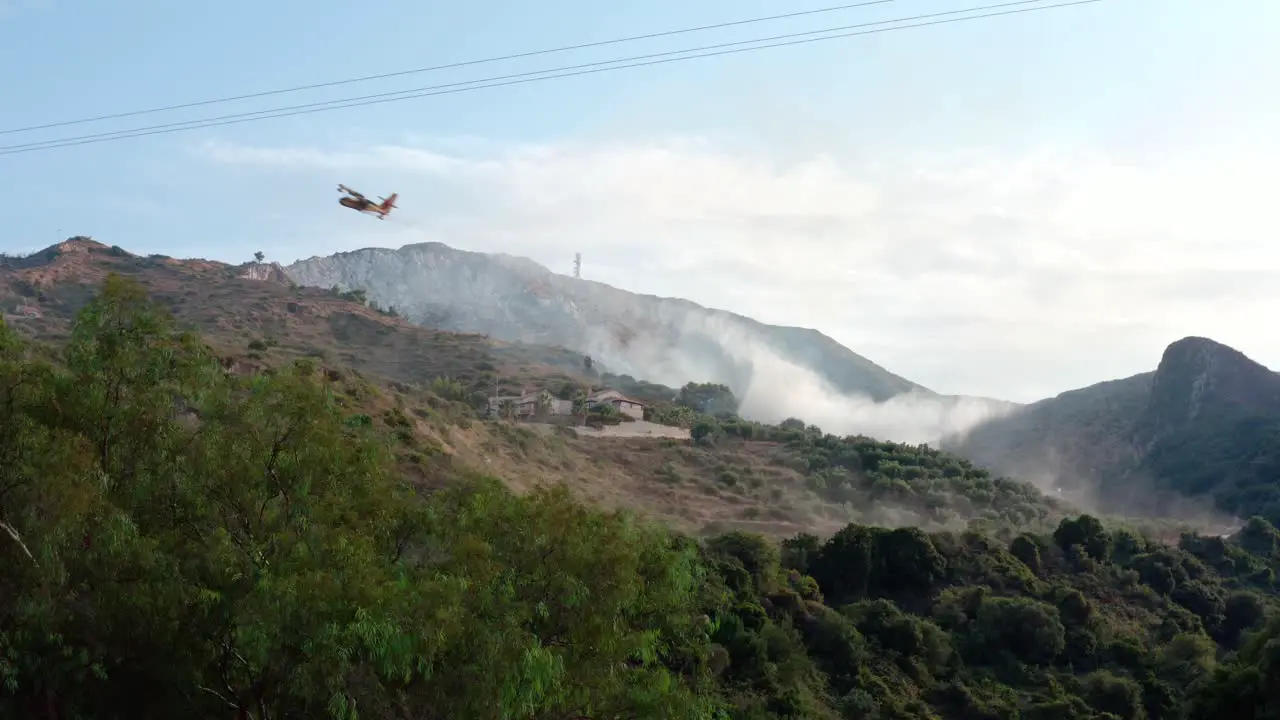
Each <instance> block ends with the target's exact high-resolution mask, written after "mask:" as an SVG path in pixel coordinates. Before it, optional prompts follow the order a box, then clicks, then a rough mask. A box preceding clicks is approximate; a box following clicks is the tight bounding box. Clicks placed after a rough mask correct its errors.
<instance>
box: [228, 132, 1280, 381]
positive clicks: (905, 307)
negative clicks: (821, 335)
mask: <svg viewBox="0 0 1280 720" xmlns="http://www.w3.org/2000/svg"><path fill="white" fill-rule="evenodd" d="M431 147H432V146H431V145H429V144H423V145H421V146H418V147H413V148H408V147H392V146H382V147H374V148H369V149H356V150H342V151H339V150H327V149H305V148H302V149H261V148H246V147H237V146H231V145H224V144H214V145H208V146H206V147H205V148H204V152H205V153H206V155H207V157H209V158H211V159H213V160H215V161H218V162H220V163H225V164H234V165H241V166H261V167H264V168H273V169H275V170H276V171H287V172H298V173H311V174H315V175H319V174H321V173H325V178H326V180H325V181H326V182H327V181H328V180H327V178H328V177H329V175H331V174H332V172H333V171H338V170H341V171H342V172H343V173H344V174H345V175H346V176H348V177H352V178H353V179H351V180H343V182H348V183H349V184H352V185H354V186H356V187H360V188H362V189H364V186H362V185H360V184H358V183H357V180H358V181H360V182H363V181H366V180H367V181H369V182H370V183H371V184H372V185H376V186H380V187H370V188H368V191H369V192H377V193H385V192H389V191H390V190H392V189H395V190H398V191H399V192H400V193H401V211H400V212H401V214H400V216H399V217H398V218H396V222H395V223H388V224H387V227H373V228H371V229H370V230H369V231H368V232H365V233H364V234H362V235H359V236H356V235H348V234H342V233H340V232H339V231H336V230H329V231H328V232H329V233H330V236H329V237H322V238H312V239H310V240H309V241H308V242H309V244H308V246H307V247H306V248H297V250H298V252H297V254H298V255H310V254H313V253H314V252H315V250H314V249H313V248H315V247H325V248H330V247H332V248H345V249H354V248H355V247H362V246H367V245H375V244H376V245H384V246H394V245H399V244H406V243H411V242H422V241H426V240H437V241H441V242H445V243H447V244H450V245H453V246H456V247H461V248H465V249H474V250H482V251H487V252H494V251H500V252H507V253H511V254H515V255H525V256H528V257H532V258H533V259H535V260H537V261H539V262H541V263H543V264H546V265H548V266H549V267H552V268H553V269H556V270H558V271H562V272H567V271H568V270H569V268H570V263H571V261H572V257H573V253H574V252H581V253H583V272H584V275H586V276H589V277H592V278H594V279H598V280H601V281H603V282H607V283H610V284H613V285H616V286H619V287H622V288H625V289H628V290H633V291H637V292H645V293H653V294H659V295H671V296H679V297H686V298H688V299H691V300H694V301H695V302H699V303H702V304H705V305H709V306H713V307H720V308H724V309H728V310H733V311H736V312H739V313H742V314H745V315H749V316H752V317H755V318H756V319H759V320H762V321H766V322H774V323H785V324H794V325H802V326H808V327H816V328H818V329H820V330H822V331H824V332H826V333H827V334H829V335H832V336H833V337H835V338H837V339H838V340H840V341H841V342H843V343H845V344H846V345H848V346H849V347H850V348H852V349H853V350H854V351H856V352H859V353H861V354H863V355H866V356H868V357H870V358H871V359H872V360H874V361H876V362H877V363H879V364H881V365H883V366H885V367H887V368H889V369H890V370H892V371H894V372H897V373H899V374H901V375H904V376H906V377H908V378H910V379H911V380H914V381H916V382H920V383H922V384H924V385H926V386H929V387H931V388H933V389H935V390H938V391H941V392H954V393H967V394H979V395H989V396H996V397H1003V398H1007V399H1014V400H1032V399H1036V398H1038V397H1042V396H1044V395H1048V394H1056V393H1057V392H1060V391H1062V390H1066V389H1068V388H1072V387H1078V386H1081V385H1085V384H1089V383H1092V382H1095V381H1099V380H1103V379H1109V378H1112V377H1117V376H1122V375H1127V374H1132V373H1136V372H1141V371H1144V370H1149V369H1152V368H1153V367H1154V366H1155V364H1156V362H1157V361H1158V359H1159V354H1160V351H1161V350H1162V349H1163V347H1164V346H1165V345H1167V344H1168V343H1169V342H1172V341H1173V340H1176V339H1178V338H1180V337H1183V336H1186V335H1192V334H1195V335H1207V336H1209V337H1212V338H1214V339H1217V340H1219V341H1222V342H1225V343H1227V344H1230V345H1233V346H1235V347H1237V348H1239V349H1241V350H1242V351H1244V352H1245V353H1246V354H1249V355H1251V356H1253V357H1254V358H1255V359H1258V360H1259V361H1262V362H1264V363H1267V362H1268V361H1270V364H1272V365H1280V362H1277V361H1280V335H1278V334H1276V333H1273V332H1270V331H1269V330H1268V328H1269V327H1270V326H1271V325H1273V324H1274V318H1276V317H1277V316H1280V232H1278V231H1280V222H1278V221H1277V219H1276V214H1275V211H1274V210H1273V207H1272V206H1273V204H1274V200H1273V195H1274V188H1276V187H1280V182H1278V181H1280V173H1278V172H1277V169H1276V168H1277V165H1276V164H1275V163H1274V162H1273V158H1271V157H1259V156H1257V155H1255V154H1252V153H1247V152H1246V153H1236V152H1227V151H1224V150H1222V149H1220V148H1219V149H1213V148H1210V149H1208V150H1203V149H1187V150H1185V151H1182V152H1179V153H1171V154H1167V155H1166V156H1164V158H1163V159H1162V160H1160V161H1144V162H1145V164H1134V163H1133V162H1131V161H1120V160H1117V159H1114V158H1113V157H1109V156H1107V155H1106V154H1103V153H1101V152H1098V151H1094V150H1091V149H1089V148H1080V147H1042V148H1040V149H1037V150H1035V151H1032V152H1027V153H1024V154H1019V155H1011V154H1008V153H998V152H984V151H978V150H970V151H963V152H960V151H957V152H954V153H952V154H950V155H947V156H937V155H934V156H928V157H923V156H921V157H896V158H879V159H877V160H876V161H874V162H870V161H858V162H855V161H853V160H850V159H848V158H846V157H844V156H840V155H835V154H831V155H812V156H807V157H767V156H763V155H760V156H752V155H747V154H744V153H742V152H731V151H729V150H726V149H724V148H722V147H719V146H717V145H715V144H713V143H711V142H708V141H705V140H699V139H683V138H682V139H674V140H669V141H662V142H657V141H655V142H648V143H639V142H635V143H613V144H610V143H572V142H567V143H563V144H548V145H502V144H498V143H484V142H473V143H471V144H469V145H466V146H465V147H463V146H459V145H457V144H456V143H455V144H452V145H438V146H435V147H436V148H437V149H434V150H433V149H430V148H431ZM441 148H443V149H441ZM863 154H864V155H865V153H863ZM1151 156H1154V153H1144V157H1151ZM265 182H266V180H265V179H264V183H265ZM392 226H394V228H395V229H394V230H392V229H391V228H392ZM375 232H376V236H375ZM282 251H284V248H281V250H278V251H277V254H279V253H280V252H282Z"/></svg>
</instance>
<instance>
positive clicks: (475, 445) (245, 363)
mask: <svg viewBox="0 0 1280 720" xmlns="http://www.w3.org/2000/svg"><path fill="white" fill-rule="evenodd" d="M248 269H252V270H254V271H255V272H257V273H260V274H261V276H263V277H265V278H266V279H257V280H255V279H247V278H245V277H243V276H244V275H245V274H246V270H248ZM113 272H114V273H118V274H121V275H124V276H127V277H130V278H133V279H135V280H137V281H139V282H141V283H142V284H143V285H144V286H145V287H146V288H147V290H148V292H149V293H150V294H151V295H152V297H153V298H155V299H158V300H161V301H163V302H164V303H165V304H166V305H168V307H169V308H170V310H171V311H172V312H173V314H174V315H175V317H176V318H177V319H178V321H179V322H180V323H181V324H184V325H187V326H190V327H193V328H194V329H197V330H198V331H199V332H200V333H201V334H202V335H203V336H204V338H205V339H206V341H207V342H209V343H210V344H211V345H212V346H213V347H214V348H215V349H216V350H217V351H218V352H219V354H220V355H222V357H223V359H224V362H225V363H227V364H228V365H229V366H231V367H235V368H237V369H238V370H240V371H242V372H246V373H247V372H252V371H254V370H256V369H258V368H261V367H266V366H274V367H278V366H281V365H282V364H284V363H286V362H288V361H290V360H291V359H293V358H297V357H313V358H318V359H320V360H321V361H322V362H323V364H324V365H325V366H326V367H327V368H328V371H329V375H330V378H331V381H332V382H333V386H334V390H335V391H336V392H337V393H338V394H339V395H340V396H341V397H342V401H343V402H344V403H345V404H346V405H347V407H349V408H350V410H351V411H352V412H353V413H363V414H367V415H369V416H370V417H371V419H372V420H373V421H374V422H375V423H376V424H379V425H384V426H388V427H390V428H392V429H394V430H396V431H397V433H398V434H399V436H400V438H401V447H400V451H399V455H400V459H401V461H402V463H403V465H404V466H405V468H406V469H407V470H409V471H411V472H415V473H417V474H418V475H419V476H420V477H421V478H422V479H423V480H428V479H429V480H431V481H439V480H441V479H442V478H447V477H449V476H450V475H452V474H453V473H451V472H450V470H451V469H454V470H456V469H461V468H475V469H479V470H482V471H485V472H489V473H492V474H494V475H496V476H498V477H501V478H503V479H504V481H505V482H506V483H507V484H508V485H509V486H511V487H513V488H516V489H518V490H525V489H529V488H531V487H534V486H536V485H540V484H545V483H548V482H555V481H564V482H566V483H567V484H568V485H569V486H570V487H571V488H572V489H573V490H574V492H575V493H576V494H577V495H578V496H579V497H582V498H584V499H587V500H590V501H592V502H595V503H597V504H600V505H603V506H606V507H628V508H633V509H636V510H639V511H640V512H642V513H643V514H647V515H650V516H653V517H656V518H659V519H661V520H663V521H664V522H666V523H667V524H669V525H671V526H673V527H676V528H679V529H681V530H685V531H690V532H710V531H716V530H723V529H727V528H738V529H744V530H751V531H756V532H762V533H766V534H770V535H775V536H789V535H794V534H795V533H796V532H800V531H816V532H821V533H824V534H825V533H828V532H831V531H834V530H835V529H836V528H838V527H841V526H843V525H844V524H845V523H847V522H849V521H851V520H859V521H864V522H872V523H875V524H881V525H890V526H892V525H898V524H915V525H922V526H925V527H931V528H935V529H939V528H944V527H945V528H956V527H962V526H963V524H964V523H965V522H966V521H968V520H971V519H974V518H979V517H987V518H993V517H995V516H997V515H1000V514H1001V513H1003V512H1004V511H1003V510H999V507H1000V506H1013V505H1019V506H1022V507H1023V508H1024V509H1026V508H1027V504H1028V503H1029V504H1030V505H1031V506H1034V507H1033V508H1031V509H1029V510H1027V511H1026V512H1024V513H1023V514H1024V515H1025V516H1026V517H1027V518H1028V519H1031V518H1036V519H1039V520H1045V519H1048V520H1052V519H1054V518H1056V517H1058V516H1060V515H1061V512H1062V509H1063V508H1062V507H1061V506H1060V505H1057V504H1054V503H1052V502H1050V501H1047V500H1044V499H1042V498H1039V496H1038V495H1036V494H1034V493H1029V492H1027V491H1026V490H1025V489H1024V488H1021V487H1018V488H1012V486H1010V487H1005V486H1001V487H1000V488H995V487H994V486H991V485H990V482H989V480H988V479H986V478H985V475H984V474H982V473H978V474H977V475H974V472H973V469H972V468H971V467H969V466H968V465H967V464H964V468H960V469H957V468H958V466H956V467H948V468H944V467H943V466H944V465H946V463H945V462H941V461H938V460H937V459H936V458H935V459H929V457H926V455H928V454H927V453H926V454H925V455H921V454H920V453H919V451H918V449H916V448H909V447H907V446H897V445H893V444H888V443H880V444H877V443H874V441H871V440H869V439H862V440H858V441H856V442H854V443H853V444H851V445H849V446H848V447H843V449H842V448H841V447H835V446H833V445H831V442H832V440H834V439H828V440H827V441H824V440H823V439H822V437H821V435H820V434H819V435H818V436H814V437H807V436H805V434H804V433H801V434H800V435H796V436H793V437H791V438H790V441H789V442H785V443H783V442H777V441H774V442H761V441H758V440H757V441H752V442H745V441H743V440H740V439H733V438H726V439H723V440H721V441H720V442H719V443H716V444H713V445H709V446H703V445H693V444H691V443H689V442H687V441H683V442H681V441H674V440H663V439H642V438H630V439H621V438H610V439H602V438H590V437H578V436H577V435H576V434H575V433H573V432H571V431H558V432H557V431H552V429H551V428H549V427H537V426H511V425H508V424H505V423H494V422H477V421H474V412H473V411H472V410H471V408H470V404H471V403H473V402H474V400H475V398H476V396H477V395H481V394H487V392H491V388H493V387H494V383H495V380H496V381H497V384H498V386H499V388H500V389H501V390H502V391H503V392H518V391H519V390H520V389H521V388H524V387H539V386H543V387H550V388H553V389H555V388H559V387H563V386H565V385H575V384H581V383H584V382H590V379H589V378H584V377H582V376H581V375H577V374H574V373H571V372H567V371H566V370H565V369H564V368H567V367H572V366H573V364H574V363H575V362H577V361H578V360H579V358H577V357H576V356H575V355H574V354H573V353H570V352H569V351H567V350H563V349H559V348H548V347H540V346H529V345H513V344H507V343H501V342H497V341H494V340H491V339H489V338H486V337H483V336H479V335H465V334H456V333H448V332H440V331H435V330H431V329H427V328H423V327H420V326H416V325H413V324H411V323H408V322H406V321H404V320H402V319H400V318H397V317H393V316H390V315H387V314H384V313H382V312H379V311H378V310H376V309H373V308H370V307H366V306H364V305H362V304H359V303H356V302H352V301H351V300H349V299H344V298H343V297H341V296H339V295H336V294H334V293H332V292H329V291H327V290H322V289H316V288H305V287H297V286H293V285H292V284H291V283H289V282H288V280H287V279H285V278H283V277H282V276H279V275H278V273H273V272H271V268H270V266H256V267H253V268H247V267H243V266H242V267H233V266H228V265H224V264H221V263H214V262H208V261H203V260H174V259H171V258H165V257H159V256H153V257H147V258H144V257H138V256H133V255H130V254H128V253H127V252H125V251H123V250H121V249H119V248H108V247H106V246H103V245H101V244H98V243H95V242H92V241H75V242H67V243H63V244H62V245H60V246H55V247H54V248H51V249H50V250H48V251H45V252H42V253H38V254H36V255H33V256H31V257H29V258H24V259H17V260H14V259H9V260H8V261H7V262H6V263H5V264H4V265H3V266H0V308H2V309H4V311H5V312H6V313H13V312H14V311H15V310H16V308H17V307H18V306H19V305H23V304H25V305H29V306H34V307H36V308H38V309H39V311H40V313H41V317H40V318H27V319H21V320H14V321H12V322H11V324H13V325H14V326H15V327H18V328H20V329H21V330H22V331H23V332H24V333H26V334H28V335H30V336H32V337H35V338H37V339H41V340H46V341H52V342H55V343H57V342H60V341H62V340H63V339H65V337H66V334H67V331H68V328H69V326H70V321H71V319H72V317H73V316H74V313H75V312H76V310H77V309H78V308H80V307H82V306H83V304H84V303H85V302H87V301H88V299H89V298H90V297H92V296H93V294H94V293H95V292H96V288H97V286H98V284H99V283H100V282H101V280H102V279H103V278H105V277H106V276H107V274H108V273H113ZM441 378H448V379H450V380H452V381H455V382H456V384H454V383H450V384H449V385H448V386H447V387H446V389H447V390H449V392H442V391H441V388H440V387H436V388H435V389H434V390H433V389H432V383H433V381H437V380H438V379H441ZM836 444H837V445H838V444H839V442H838V441H837V443H836ZM855 456H856V457H855ZM842 458H843V459H842ZM850 458H852V459H850ZM885 458H887V459H888V460H889V461H890V462H886V463H885V467H884V468H879V467H878V465H879V464H880V460H881V459H885ZM864 465H865V467H864ZM842 468H843V469H842ZM833 473H834V474H833ZM975 477H978V480H979V481H980V484H983V486H982V487H975V486H974V485H973V481H974V478H975ZM939 508H943V509H945V510H946V512H944V513H940V512H939ZM993 508H997V509H996V510H993Z"/></svg>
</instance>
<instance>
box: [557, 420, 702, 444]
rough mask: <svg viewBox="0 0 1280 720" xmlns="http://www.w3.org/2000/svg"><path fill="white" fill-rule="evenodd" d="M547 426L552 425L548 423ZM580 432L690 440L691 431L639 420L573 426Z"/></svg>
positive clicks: (620, 436)
mask: <svg viewBox="0 0 1280 720" xmlns="http://www.w3.org/2000/svg"><path fill="white" fill-rule="evenodd" d="M546 427H548V428H549V427H551V426H550V425H547V426H546ZM573 429H574V430H576V431H577V432H578V437H584V438H587V437H615V438H644V437H652V438H674V439H676V440H688V439H689V431H688V429H686V428H678V427H671V426H669V425H659V424H657V423H651V422H645V421H643V420H637V421H635V422H624V423H619V424H617V425H606V426H605V427H603V428H600V429H598V430H597V429H596V428H589V427H586V426H583V425H578V426H575V427H574V428H573Z"/></svg>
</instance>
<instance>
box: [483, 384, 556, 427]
mask: <svg viewBox="0 0 1280 720" xmlns="http://www.w3.org/2000/svg"><path fill="white" fill-rule="evenodd" d="M572 412H573V402H572V401H569V400H560V399H557V398H555V397H553V396H552V395H551V393H549V392H547V391H546V390H539V391H537V392H528V391H525V392H524V393H521V394H520V395H495V396H493V397H490V398H489V406H488V415H489V417H498V416H500V415H504V414H506V413H510V414H511V415H514V416H515V419H518V420H531V419H533V418H535V417H537V416H539V415H569V414H571V413H572Z"/></svg>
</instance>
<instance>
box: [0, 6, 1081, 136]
mask: <svg viewBox="0 0 1280 720" xmlns="http://www.w3.org/2000/svg"><path fill="white" fill-rule="evenodd" d="M1040 1H1042V0H1019V1H1018V2H1008V3H1002V4H999V5H988V6H984V7H978V8H968V9H966V10H953V11H948V12H946V13H935V14H933V15H927V16H917V17H934V16H937V15H946V14H955V13H960V12H972V11H974V10H982V9H987V8H996V7H1008V6H1011V5H1023V4H1026V3H1029V2H1040ZM1097 2H1102V0H1074V1H1073V2H1063V3H1058V4H1055V5H1041V6H1037V7H1029V8H1019V9H1016V10H1004V11H1001V12H992V13H985V14H982V15H970V16H967V17H959V18H947V19H944V20H932V21H929V22H921V23H915V24H913V25H898V26H894V27H887V28H876V29H872V30H861V31H858V32H846V33H840V34H835V35H824V36H822V37H816V38H804V39H800V40H789V41H786V42H777V43H772V44H769V45H758V46H755V47H746V48H734V49H731V50H719V51H716V52H705V53H701V54H697V55H687V56H685V57H666V58H661V59H657V60H648V61H645V62H633V63H630V64H627V65H614V66H612V67H595V68H591V69H585V70H576V71H574V72H562V73H559V74H555V75H544V76H543V77H519V76H515V77H517V79H514V80H505V81H503V82H490V81H491V80H503V79H504V78H505V77H512V76H499V77H497V78H485V79H480V80H473V81H468V83H454V84H453V85H459V84H471V83H488V84H482V85H481V84H472V85H471V87H451V86H440V87H446V88H449V89H434V90H433V91H431V92H418V91H417V90H402V91H400V92H398V93H384V94H383V95H384V96H367V97H366V98H349V99H346V100H332V101H328V102H325V103H313V104H311V105H302V106H294V107H285V108H277V109H275V110H262V111H258V112H255V113H243V114H242V115H252V116H254V117H244V116H236V115H232V116H223V117H222V118H209V119H207V120H203V121H202V120H192V121H187V122H185V123H172V124H170V125H163V126H152V127H150V128H138V129H136V130H125V131H119V132H116V133H102V134H100V135H95V136H81V137H79V138H74V137H73V138H64V139H62V140H49V141H44V142H40V143H28V144H26V145H16V146H10V147H7V148H4V147H0V155H15V154H18V153H24V152H34V151H37V150H51V149H54V148H60V147H71V146H75V145H89V144H94V143H99V142H108V141H111V140H123V139H126V138H134V137H146V136H149V135H163V134H167V133H172V132H182V131H184V130H196V129H201V128H207V127H219V126H222V125H235V124H239V123H244V122H253V121H257V120H268V119H272V118H279V117H290V116H293V115H307V114H311V113H315V112H324V111H327V110H338V109H342V108H350V107H362V106H365V105H377V104H381V103H388V102H396V101H399V100H410V99H414V98H421V97H430V96H434V95H449V94H453V93H459V92H467V91H470V90H481V89H486V88H493V87H503V86H506V85H520V84H524V83H530V82H537V81H541V80H551V79H555V78H563V77H573V76H577V75H588V74H593V73H599V72H606V71H610V70H622V69H626V68H633V67H643V66H646V65H658V64H663V63H670V62H677V61H682V60H693V59H697V58H704V57H714V56H718V55H729V54H734V53H740V52H747V51H751V50H765V49H769V48H776V47H785V46H790V45H801V44H807V43H812V42H819V41H822V40H835V39H839V38H848V37H856V36H859V35H871V34H875V33H882V32H890V31H894V30H908V29H911V28H919V27H928V26H931V25H944V24H948V23H955V22H963V21H966V20H979V19H983V18H990V17H998V16H1001V15H1014V14H1020V13H1027V12H1036V11H1040V10H1052V9H1055V8H1064V7H1071V6H1075V5H1088V4H1091V3H1097ZM911 19H914V18H900V19H898V20H886V21H882V22H881V23H880V24H883V23H892V22H901V21H903V20H911ZM869 24H874V23H869ZM864 26H865V25H864ZM838 29H840V28H833V29H828V30H819V31H812V32H810V33H798V34H801V35H811V34H814V33H818V32H831V31H832V30H838ZM783 37H786V36H783ZM768 39H771V38H764V39H762V40H754V41H743V42H763V41H764V40H768ZM743 42H739V43H728V44H733V45H740V44H743ZM708 47H718V46H708ZM702 49H704V48H691V49H688V50H679V51H674V52H672V53H659V54H660V55H671V54H679V53H689V52H696V51H698V50H702ZM642 57H645V56H642ZM626 60H627V58H624V59H620V60H613V61H606V62H604V63H592V64H591V65H600V64H611V63H618V62H625V61H626ZM572 67H574V66H570V67H569V68H552V69H550V70H540V71H535V72H531V73H522V74H521V75H536V74H542V73H553V72H557V71H558V70H563V69H570V68H572ZM427 89H428V88H421V90H427ZM404 93H414V94H408V95H406V94H404ZM385 95H397V96H398V97H385ZM339 103H345V104H339ZM317 105H322V106H324V107H316V106H317ZM268 113H276V114H268ZM174 125H182V126H183V127H174Z"/></svg>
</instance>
